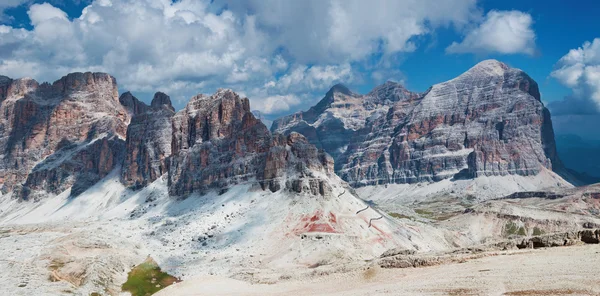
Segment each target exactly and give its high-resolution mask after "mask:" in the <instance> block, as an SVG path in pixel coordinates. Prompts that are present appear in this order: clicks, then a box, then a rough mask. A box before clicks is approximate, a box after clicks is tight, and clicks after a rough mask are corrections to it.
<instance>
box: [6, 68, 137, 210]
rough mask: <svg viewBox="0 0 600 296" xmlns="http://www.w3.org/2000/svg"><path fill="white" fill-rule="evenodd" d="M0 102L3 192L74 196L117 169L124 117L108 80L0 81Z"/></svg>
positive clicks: (79, 76)
mask: <svg viewBox="0 0 600 296" xmlns="http://www.w3.org/2000/svg"><path fill="white" fill-rule="evenodd" d="M0 100H1V101H0V114H1V115H0V116H1V117H0V153H1V156H0V183H1V184H2V185H1V188H2V191H3V192H9V191H13V190H14V191H16V192H17V193H18V194H19V195H20V196H21V197H23V198H29V197H30V195H31V193H32V192H38V191H39V192H52V193H58V192H62V191H64V190H66V189H68V188H70V187H71V186H73V192H72V193H73V194H77V192H79V191H81V190H84V189H85V188H87V186H89V185H90V184H93V183H95V182H96V181H97V180H99V179H100V178H102V177H103V176H105V175H106V174H107V173H108V172H110V171H111V170H112V169H113V168H114V167H115V166H116V165H118V163H119V161H118V158H119V157H120V153H121V152H122V145H123V140H122V139H124V138H125V131H126V129H127V123H128V122H129V115H128V113H127V111H126V110H125V109H124V108H123V106H122V105H121V104H120V103H119V100H118V92H117V85H116V81H115V79H114V78H113V77H112V76H110V75H108V74H103V73H73V74H69V75H67V76H65V77H63V78H61V79H60V80H58V81H56V82H54V83H53V84H52V85H50V84H48V83H44V84H41V85H40V84H38V82H36V81H35V80H32V79H27V78H24V79H17V80H12V79H9V78H6V77H2V79H0ZM21 185H22V186H21Z"/></svg>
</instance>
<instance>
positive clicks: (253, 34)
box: [0, 0, 481, 113]
mask: <svg viewBox="0 0 600 296" xmlns="http://www.w3.org/2000/svg"><path fill="white" fill-rule="evenodd" d="M10 1H11V3H10V5H9V4H7V3H8V2H6V1H1V2H2V4H0V11H3V9H4V8H6V7H9V6H16V5H19V4H21V3H23V1H24V0H10ZM480 14H481V13H480V11H479V10H478V9H477V6H476V0H457V1H437V0H389V1H388V0H375V1H372V2H366V1H360V0H331V1H320V0H307V1H287V0H249V1H234V0H232V1H229V0H216V1H210V2H209V1H196V0H180V1H171V0H140V1H131V0H96V1H93V2H91V4H90V5H88V6H87V7H86V8H85V9H84V10H83V11H82V14H81V16H80V17H79V18H75V19H69V18H68V17H67V14H66V13H65V12H64V11H62V10H61V9H59V8H57V7H54V6H52V5H51V4H48V3H44V4H34V5H31V6H30V7H29V10H28V16H29V18H30V23H31V24H32V26H33V29H31V30H25V29H17V28H12V27H8V26H0V74H3V75H7V76H10V77H15V78H16V77H21V76H32V77H33V78H35V79H38V80H40V81H53V80H55V79H58V78H60V77H61V76H63V75H65V74H67V73H69V72H73V71H102V72H107V73H110V74H112V75H114V76H115V77H116V78H117V80H118V81H119V87H120V90H121V91H125V90H131V91H133V92H134V93H136V92H142V93H144V94H145V93H152V92H154V91H157V90H162V91H166V92H168V93H169V95H170V96H171V97H172V98H174V99H175V100H176V101H177V102H180V105H178V106H177V107H182V105H183V102H185V101H187V99H188V98H189V97H191V96H192V95H194V94H196V93H199V92H202V93H211V92H213V91H214V90H216V89H217V88H219V87H228V88H232V89H234V90H236V91H239V92H244V93H246V94H248V96H249V97H250V99H251V100H252V102H253V106H254V107H256V108H258V109H260V108H262V109H263V110H261V111H263V112H264V113H277V112H284V111H287V110H289V109H290V108H295V107H300V106H305V105H307V104H309V105H310V104H312V103H314V101H315V100H317V99H318V98H320V97H322V96H323V94H324V92H325V91H326V90H327V89H328V88H329V87H331V86H332V85H333V84H335V83H338V82H342V83H350V82H352V81H358V80H360V76H361V73H359V72H360V70H359V67H358V66H356V65H361V66H362V65H364V63H365V61H369V60H370V59H371V58H372V57H373V56H388V57H389V56H393V55H396V54H398V53H403V52H410V51H414V50H415V49H417V48H418V47H419V46H420V44H419V38H420V36H424V35H427V34H430V33H431V32H433V31H434V30H435V29H436V28H439V27H441V26H452V27H456V28H464V27H465V26H467V25H468V24H470V23H471V22H472V21H473V20H476V19H478V18H479V17H480ZM390 60H392V59H391V58H390ZM378 65H379V64H378ZM381 65H383V64H381ZM397 66H398V63H391V64H389V65H386V66H385V67H387V68H390V69H392V68H393V69H397ZM396 71H397V70H396ZM383 73H393V71H385V69H382V70H381V71H380V75H379V76H385V74H383ZM367 77H368V76H367ZM378 79H382V80H383V79H389V77H388V78H385V77H379V78H378ZM140 96H141V95H140ZM141 99H149V98H145V97H141ZM254 107H253V108H254Z"/></svg>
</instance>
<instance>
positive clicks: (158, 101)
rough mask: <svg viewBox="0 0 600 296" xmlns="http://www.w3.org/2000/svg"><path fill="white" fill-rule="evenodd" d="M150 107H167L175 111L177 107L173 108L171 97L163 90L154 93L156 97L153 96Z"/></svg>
mask: <svg viewBox="0 0 600 296" xmlns="http://www.w3.org/2000/svg"><path fill="white" fill-rule="evenodd" d="M150 107H152V108H154V109H160V108H162V107H165V108H167V109H169V110H171V111H173V112H175V109H174V108H173V105H172V104H171V97H169V96H167V95H166V94H165V93H162V92H157V93H155V94H154V98H152V102H151V103H150Z"/></svg>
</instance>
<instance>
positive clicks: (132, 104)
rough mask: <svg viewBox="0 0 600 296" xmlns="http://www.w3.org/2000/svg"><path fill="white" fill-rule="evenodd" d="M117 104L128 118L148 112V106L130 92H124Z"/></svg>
mask: <svg viewBox="0 0 600 296" xmlns="http://www.w3.org/2000/svg"><path fill="white" fill-rule="evenodd" d="M119 103H121V105H123V107H125V109H126V110H127V113H128V114H129V116H130V117H133V116H135V115H137V114H142V113H145V112H146V111H148V105H146V104H145V103H144V102H142V101H140V100H138V98H136V97H134V96H133V95H132V94H131V92H128V91H127V92H124V93H123V94H121V96H119Z"/></svg>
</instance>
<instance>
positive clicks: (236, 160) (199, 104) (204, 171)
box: [168, 90, 332, 196]
mask: <svg viewBox="0 0 600 296" xmlns="http://www.w3.org/2000/svg"><path fill="white" fill-rule="evenodd" d="M172 128H173V140H172V145H171V152H172V156H171V157H170V159H169V175H168V177H169V192H170V194H171V195H175V196H181V195H187V194H190V193H192V192H203V191H205V190H208V189H211V188H226V187H227V186H229V185H231V184H241V183H248V182H255V181H258V183H259V184H260V185H261V186H262V188H263V189H266V188H269V189H270V190H272V191H276V190H279V189H283V188H287V189H290V190H295V191H298V192H302V191H308V192H311V193H315V194H327V193H328V191H329V189H328V188H327V187H328V185H326V184H324V181H322V180H319V178H317V176H314V172H323V173H331V172H332V171H331V166H332V164H331V162H332V160H331V158H329V157H328V156H327V155H326V154H325V153H324V152H319V151H318V150H317V149H316V148H315V147H314V146H313V145H311V144H309V142H308V141H307V140H306V139H305V138H304V137H303V136H301V135H299V134H290V135H289V136H287V137H285V136H282V135H271V133H270V132H269V130H268V129H267V128H266V126H265V125H264V124H263V123H262V122H260V120H258V119H256V118H255V117H254V115H253V114H252V112H251V111H250V104H249V101H248V99H247V98H240V97H239V96H238V95H237V94H236V93H234V92H232V91H231V90H219V91H218V92H217V93H215V94H214V95H212V96H205V95H197V96H195V97H193V98H192V99H191V101H190V102H189V103H188V104H187V106H186V107H185V109H183V110H181V111H179V112H177V114H176V115H175V116H174V117H173V119H172Z"/></svg>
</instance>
